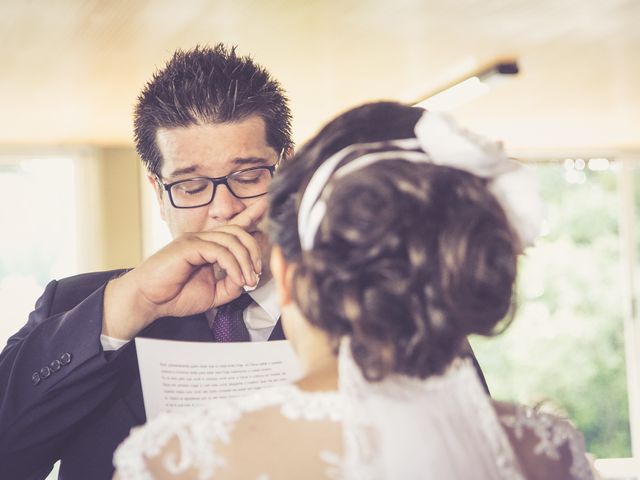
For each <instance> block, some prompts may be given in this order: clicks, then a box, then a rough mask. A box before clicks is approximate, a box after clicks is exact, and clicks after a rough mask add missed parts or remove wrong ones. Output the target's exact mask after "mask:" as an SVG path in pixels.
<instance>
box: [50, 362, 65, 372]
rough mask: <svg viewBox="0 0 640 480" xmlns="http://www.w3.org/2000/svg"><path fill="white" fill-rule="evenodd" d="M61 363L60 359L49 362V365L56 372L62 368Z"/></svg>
mask: <svg viewBox="0 0 640 480" xmlns="http://www.w3.org/2000/svg"><path fill="white" fill-rule="evenodd" d="M61 365H62V364H61V363H60V360H54V361H53V362H51V363H50V364H49V366H50V367H51V370H53V371H54V372H57V371H58V370H60V367H61Z"/></svg>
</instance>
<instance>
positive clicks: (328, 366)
mask: <svg viewBox="0 0 640 480" xmlns="http://www.w3.org/2000/svg"><path fill="white" fill-rule="evenodd" d="M296 384H297V385H298V387H299V388H300V389H302V390H307V391H319V390H325V391H326V390H337V389H338V359H337V358H336V357H335V355H333V354H331V352H329V355H328V356H323V357H321V358H317V359H316V360H315V361H313V362H312V363H311V364H309V365H308V367H307V368H306V369H305V374H304V376H303V377H302V378H301V379H300V380H298V381H297V382H296Z"/></svg>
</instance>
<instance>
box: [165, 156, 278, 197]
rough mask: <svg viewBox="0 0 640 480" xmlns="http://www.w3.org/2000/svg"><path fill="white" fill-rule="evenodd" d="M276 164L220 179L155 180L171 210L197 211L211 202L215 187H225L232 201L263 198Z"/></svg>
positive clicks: (246, 170)
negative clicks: (167, 196) (235, 199)
mask: <svg viewBox="0 0 640 480" xmlns="http://www.w3.org/2000/svg"><path fill="white" fill-rule="evenodd" d="M279 163H280V159H278V162H276V164H275V165H269V166H264V167H252V168H245V169H244V170H238V171H237V172H231V173H230V174H229V175H225V176H224V177H215V178H210V177H197V178H189V179H187V180H178V181H177V182H173V183H168V184H165V183H162V180H161V179H160V177H156V179H157V180H158V183H160V185H162V186H163V187H164V189H165V190H166V191H167V192H168V193H169V200H171V205H173V206H174V207H175V208H198V207H204V206H205V205H209V204H210V203H211V202H212V201H213V197H214V196H215V194H216V188H217V186H218V185H225V186H226V187H227V188H228V189H229V192H231V194H232V195H233V196H234V197H236V198H240V199H247V198H255V197H260V196H261V195H264V194H266V193H267V190H268V188H269V184H270V183H271V179H272V178H273V174H274V172H275V171H276V168H277V166H278V164H279Z"/></svg>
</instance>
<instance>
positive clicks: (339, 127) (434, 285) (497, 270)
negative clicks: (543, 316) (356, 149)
mask: <svg viewBox="0 0 640 480" xmlns="http://www.w3.org/2000/svg"><path fill="white" fill-rule="evenodd" d="M421 113H422V111H421V110H418V109H415V108H412V107H408V106H404V105H401V104H397V103H390V102H379V103H374V104H368V105H364V106H362V107H359V108H356V109H353V110H351V111H349V112H347V113H346V114H344V115H341V116H340V117H338V118H336V119H335V120H333V121H332V122H330V123H329V124H328V125H327V126H326V127H325V128H324V129H323V130H322V131H321V132H320V133H319V134H318V135H316V137H314V138H313V139H312V140H311V141H310V142H309V143H308V144H307V145H305V146H304V147H303V148H302V149H301V150H300V152H299V153H298V154H297V155H296V156H295V157H294V158H293V160H292V161H291V162H289V164H288V165H285V166H284V167H283V169H282V170H281V171H280V172H279V173H278V175H277V176H276V179H274V182H273V183H272V187H271V192H270V211H269V225H270V234H271V237H272V241H273V242H274V243H275V244H277V245H279V246H280V247H281V249H282V251H283V254H284V256H285V258H287V260H288V261H290V262H293V263H295V264H296V267H297V268H296V270H295V274H294V278H293V294H294V298H295V300H296V303H297V304H298V306H299V307H300V309H301V311H302V312H303V314H304V315H305V316H306V318H307V319H308V320H309V321H310V322H311V323H312V324H313V325H315V326H316V327H319V328H321V329H322V330H324V331H325V332H326V333H327V334H328V335H329V336H330V338H332V339H333V340H334V342H335V343H334V345H337V343H338V340H339V339H340V338H341V337H342V336H344V335H348V336H350V338H351V348H352V353H353V357H354V359H355V361H356V363H357V364H358V365H359V366H360V368H361V370H362V372H363V374H364V375H365V377H366V378H367V379H369V380H374V381H375V380H380V379H382V378H384V377H385V376H387V375H388V374H390V373H402V374H405V375H409V376H414V377H420V378H426V377H427V376H429V375H432V374H435V373H440V372H442V370H443V369H444V368H445V367H446V365H448V364H449V363H450V362H451V360H452V358H453V357H454V356H455V355H456V354H457V352H458V348H459V346H460V344H461V342H462V341H463V339H465V338H466V336H467V335H469V334H472V333H477V334H483V335H489V334H491V333H492V332H494V330H495V329H496V326H497V324H498V323H499V322H500V321H501V320H503V319H505V317H507V316H508V314H509V312H510V310H511V306H512V296H513V287H514V281H515V276H516V257H517V240H516V238H515V236H514V233H513V231H512V229H511V228H510V226H509V223H508V221H507V219H506V216H505V214H504V211H503V210H502V208H501V207H500V205H499V204H498V202H497V200H496V199H495V197H494V196H493V195H492V194H491V193H490V192H489V190H488V189H487V187H486V184H485V181H484V180H483V179H480V178H478V177H476V176H474V175H472V174H470V173H468V172H464V171H461V170H457V169H454V168H448V167H442V166H437V165H433V164H426V163H420V164H416V163H412V162H408V161H405V160H385V161H380V162H377V163H374V164H372V165H370V166H368V167H365V168H363V169H361V170H358V171H357V172H356V173H354V174H349V175H346V176H344V177H342V178H340V179H338V180H335V179H334V180H333V181H332V182H331V184H330V185H331V194H330V195H329V196H328V198H327V199H326V202H327V211H326V215H325V217H324V218H323V220H322V223H321V225H320V228H319V230H318V233H317V234H316V237H315V240H314V246H313V248H312V249H311V250H310V251H305V252H302V250H301V248H300V240H299V237H298V231H297V213H298V204H299V201H300V197H301V195H302V193H303V192H304V190H305V187H306V184H307V182H308V180H309V177H310V176H311V175H312V174H313V172H314V171H315V170H316V168H317V166H318V165H320V164H321V163H322V162H323V161H324V160H326V159H327V158H329V157H330V156H331V155H332V154H334V153H335V152H336V151H337V150H339V149H341V148H343V147H344V146H346V145H349V144H356V143H361V142H375V141H383V140H388V139H391V138H410V137H412V136H413V127H414V126H415V122H416V121H417V119H418V118H419V116H420V114H421ZM356 156H357V155H356Z"/></svg>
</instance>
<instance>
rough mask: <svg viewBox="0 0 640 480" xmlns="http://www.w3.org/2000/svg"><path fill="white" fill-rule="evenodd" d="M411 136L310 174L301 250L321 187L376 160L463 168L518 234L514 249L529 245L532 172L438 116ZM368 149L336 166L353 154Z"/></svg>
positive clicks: (314, 226) (533, 221)
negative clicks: (497, 204) (484, 181)
mask: <svg viewBox="0 0 640 480" xmlns="http://www.w3.org/2000/svg"><path fill="white" fill-rule="evenodd" d="M414 131H415V135H416V138H408V139H403V140H392V141H388V142H375V143H360V144H355V145H350V146H349V147H346V148H344V149H342V150H340V151H339V152H337V153H335V154H334V155H332V156H331V157H330V158H329V159H328V160H327V161H325V162H324V163H323V164H322V165H321V166H320V167H319V168H318V169H317V170H316V172H315V173H314V174H313V176H312V177H311V180H310V181H309V183H308V184H307V188H306V189H305V191H304V193H303V195H302V200H301V201H300V208H299V210H298V233H299V235H300V244H301V247H302V250H304V251H307V250H311V249H312V248H313V242H314V239H315V236H316V233H317V231H318V228H319V227H320V223H321V222H322V219H323V218H324V215H325V212H326V209H327V205H326V201H325V198H326V197H328V196H329V195H330V193H331V192H330V189H328V190H327V191H325V187H326V186H327V184H328V183H329V180H330V179H331V178H341V177H343V176H345V175H347V174H349V173H353V172H354V171H356V170H359V169H361V168H364V167H366V166H369V165H371V164H373V163H376V162H379V161H381V160H391V159H398V160H407V161H410V162H416V163H421V162H429V163H433V164H435V165H441V166H446V167H453V168H457V169H459V170H465V171H467V172H469V173H472V174H474V175H476V176H478V177H481V178H485V179H487V180H488V185H487V186H488V189H489V190H490V191H491V192H492V193H493V195H494V196H495V197H496V199H497V200H498V202H500V205H501V206H502V208H503V210H504V211H505V214H506V215H507V218H508V219H509V222H510V224H511V226H512V227H513V229H514V230H515V232H516V233H517V234H518V237H519V240H520V245H521V247H522V248H523V249H524V248H525V247H528V246H531V245H533V242H534V241H535V239H536V237H537V236H538V235H539V233H540V226H541V223H542V218H543V215H544V208H543V205H542V201H541V199H540V197H539V195H538V189H537V182H536V178H535V176H534V175H533V173H532V172H531V171H530V170H528V169H526V168H525V167H524V166H523V165H522V164H520V163H518V162H516V161H514V160H511V159H509V158H507V157H506V155H505V154H504V152H503V150H502V147H501V145H500V144H498V143H494V142H488V141H487V140H485V139H483V138H481V137H479V136H477V135H475V134H473V133H471V132H469V131H467V130H464V129H462V128H460V127H459V126H458V125H457V124H456V123H455V122H454V121H453V119H452V118H451V117H449V116H447V115H445V114H443V113H441V112H427V111H425V112H424V113H423V114H422V117H421V118H420V120H418V122H417V123H416V126H415V129H414ZM362 150H370V152H365V153H363V154H361V155H360V156H358V157H357V158H356V159H354V160H352V161H350V162H348V163H346V164H345V165H343V166H341V167H339V168H338V166H339V165H340V163H341V162H342V161H343V160H345V159H346V158H347V157H348V156H349V155H350V154H352V153H353V152H355V151H362Z"/></svg>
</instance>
